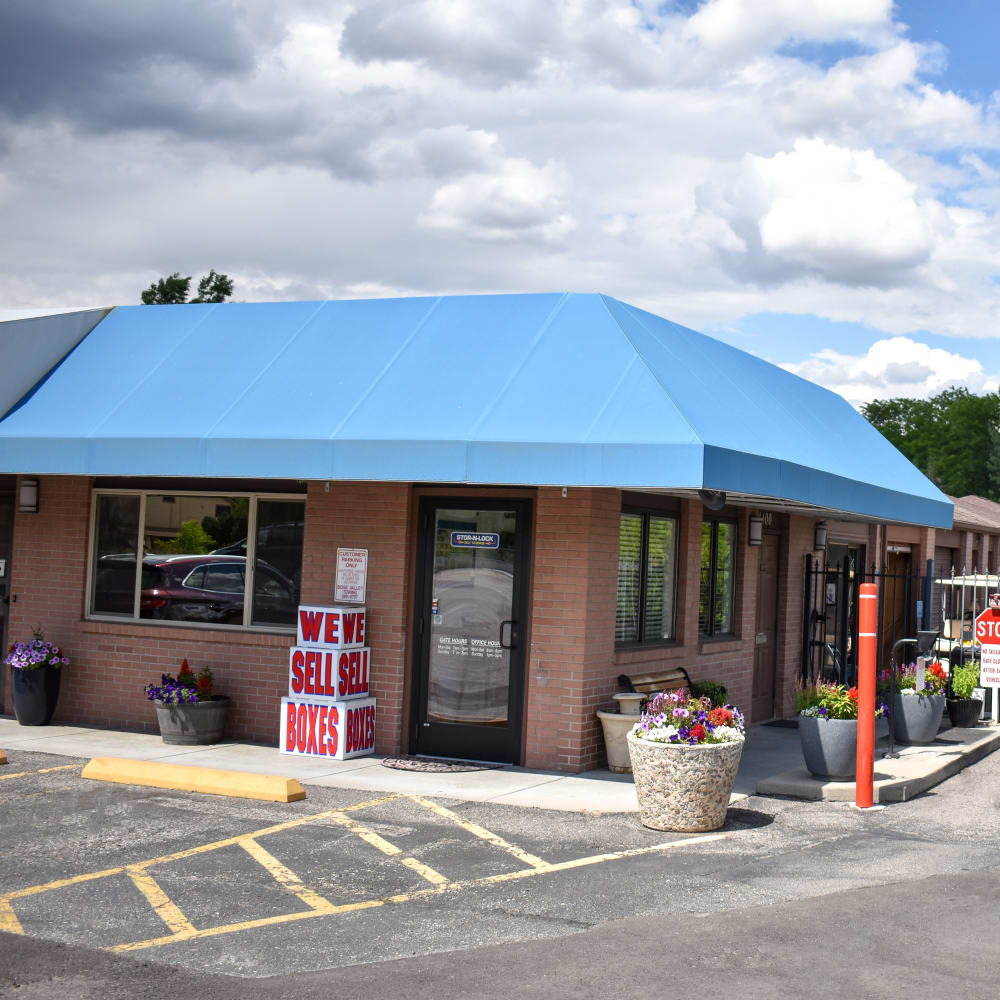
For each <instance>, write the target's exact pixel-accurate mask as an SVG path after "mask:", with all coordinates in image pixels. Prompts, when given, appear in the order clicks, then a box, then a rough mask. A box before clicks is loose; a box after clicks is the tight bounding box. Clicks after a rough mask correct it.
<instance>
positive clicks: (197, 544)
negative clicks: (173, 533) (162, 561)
mask: <svg viewBox="0 0 1000 1000" xmlns="http://www.w3.org/2000/svg"><path fill="white" fill-rule="evenodd" d="M152 548H153V551H154V552H156V553H160V554H164V555H175V556H177V555H180V556H183V555H196V556H200V555H203V554H204V553H205V552H211V551H212V549H214V548H215V539H214V538H212V536H211V535H210V534H208V532H207V531H205V529H204V528H203V527H202V526H201V525H200V524H199V523H198V522H197V521H194V520H192V521H183V522H182V523H181V530H180V534H179V535H178V536H177V537H176V538H157V539H156V540H155V541H154V542H153V544H152Z"/></svg>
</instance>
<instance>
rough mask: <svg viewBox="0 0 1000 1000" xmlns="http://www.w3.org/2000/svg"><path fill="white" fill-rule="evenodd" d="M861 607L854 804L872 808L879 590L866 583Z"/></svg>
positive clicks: (863, 586)
mask: <svg viewBox="0 0 1000 1000" xmlns="http://www.w3.org/2000/svg"><path fill="white" fill-rule="evenodd" d="M860 591H861V592H860V601H859V607H858V757H857V770H856V772H855V776H854V782H855V783H854V788H855V792H854V802H855V805H857V807H858V808H859V809H870V808H871V806H872V800H873V796H874V791H875V789H874V786H875V641H876V638H877V636H876V628H877V623H878V587H877V586H876V585H875V584H874V583H863V584H861V587H860Z"/></svg>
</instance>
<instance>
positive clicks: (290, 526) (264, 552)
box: [212, 521, 305, 580]
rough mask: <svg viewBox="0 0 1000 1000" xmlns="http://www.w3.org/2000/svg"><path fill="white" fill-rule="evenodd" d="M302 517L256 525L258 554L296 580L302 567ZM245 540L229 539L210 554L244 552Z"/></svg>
mask: <svg viewBox="0 0 1000 1000" xmlns="http://www.w3.org/2000/svg"><path fill="white" fill-rule="evenodd" d="M304 532H305V522H304V521H279V522H278V523H276V524H265V525H263V526H262V527H260V528H258V529H257V555H258V556H263V557H264V558H265V559H266V560H267V562H268V564H269V565H271V566H273V567H274V568H275V569H277V570H279V571H280V572H281V573H283V574H284V575H285V576H286V577H288V578H290V579H294V580H297V579H298V578H299V574H300V573H301V571H302V537H303V534H304ZM246 554H247V540H246V539H245V538H241V539H239V541H236V542H231V543H230V544H229V545H221V546H219V548H217V549H212V555H233V556H244V557H245V556H246Z"/></svg>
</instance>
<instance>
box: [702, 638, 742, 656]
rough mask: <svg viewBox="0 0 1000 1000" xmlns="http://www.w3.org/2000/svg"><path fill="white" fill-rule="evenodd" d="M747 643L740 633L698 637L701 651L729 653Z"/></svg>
mask: <svg viewBox="0 0 1000 1000" xmlns="http://www.w3.org/2000/svg"><path fill="white" fill-rule="evenodd" d="M744 645H745V643H744V640H743V639H741V638H740V637H739V636H738V635H719V636H708V635H702V636H699V637H698V652H699V653H728V652H733V651H736V650H740V649H742V648H743V646H744Z"/></svg>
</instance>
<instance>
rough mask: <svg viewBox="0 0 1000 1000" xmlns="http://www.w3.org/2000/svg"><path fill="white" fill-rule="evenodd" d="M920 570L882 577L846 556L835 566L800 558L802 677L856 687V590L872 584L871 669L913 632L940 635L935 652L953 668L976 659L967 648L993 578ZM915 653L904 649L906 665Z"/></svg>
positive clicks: (999, 582) (974, 650)
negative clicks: (874, 614)
mask: <svg viewBox="0 0 1000 1000" xmlns="http://www.w3.org/2000/svg"><path fill="white" fill-rule="evenodd" d="M922 569H923V572H919V571H916V572H913V571H911V572H902V573H900V572H896V573H893V572H888V571H885V570H876V568H875V567H874V566H871V567H869V568H867V569H864V568H861V567H857V566H855V565H853V563H852V561H851V558H850V556H848V557H845V558H844V559H843V560H842V561H840V562H836V563H825V562H823V561H820V560H816V559H814V558H813V556H812V555H807V556H806V570H805V594H804V601H805V606H804V614H803V619H802V620H803V635H802V679H803V680H804V681H806V682H811V681H814V680H816V679H817V678H822V679H824V680H833V681H836V682H837V683H841V684H855V683H857V676H858V665H857V649H858V593H859V588H860V586H861V584H862V583H875V584H877V585H878V636H879V638H878V646H877V657H878V662H877V669H878V670H879V671H882V670H884V669H887V668H888V667H889V665H890V662H891V657H892V647H893V644H894V643H895V642H897V641H898V640H899V639H903V638H916V635H917V631H918V630H926V629H930V630H933V631H936V632H937V633H938V638H937V640H936V641H935V643H934V654H935V655H936V656H937V657H938V658H939V659H942V660H948V661H949V662H950V663H952V664H958V663H964V662H966V661H967V660H970V659H978V655H979V653H978V649H979V647H978V646H976V645H975V644H974V643H973V640H972V631H973V624H974V622H975V619H976V616H977V615H978V614H979V613H980V612H981V611H982V610H983V609H984V608H985V607H986V606H987V604H988V602H989V596H990V594H993V593H996V592H997V591H998V590H1000V578H998V576H997V574H987V573H977V572H976V571H975V570H973V571H972V572H971V573H967V572H966V571H965V570H964V569H963V570H962V571H961V572H957V571H956V570H955V568H954V567H949V568H948V570H947V571H946V575H938V576H936V575H935V570H934V563H933V560H928V562H927V563H926V565H925V566H924V567H922ZM914 656H915V650H913V649H912V648H906V647H904V648H903V650H902V653H901V657H900V659H901V660H902V661H903V662H910V661H911V660H912V659H913V657H914Z"/></svg>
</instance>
